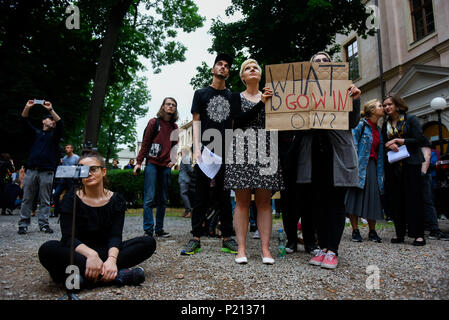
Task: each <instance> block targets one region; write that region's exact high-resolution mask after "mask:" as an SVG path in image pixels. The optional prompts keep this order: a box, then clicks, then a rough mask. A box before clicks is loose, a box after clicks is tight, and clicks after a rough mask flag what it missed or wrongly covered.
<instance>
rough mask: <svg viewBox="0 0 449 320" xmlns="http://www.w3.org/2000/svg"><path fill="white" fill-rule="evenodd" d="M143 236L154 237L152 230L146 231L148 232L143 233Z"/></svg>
mask: <svg viewBox="0 0 449 320" xmlns="http://www.w3.org/2000/svg"><path fill="white" fill-rule="evenodd" d="M143 236H148V237H152V236H153V232H151V231H150V230H146V231H145V232H144V233H143Z"/></svg>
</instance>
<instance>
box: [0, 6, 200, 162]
mask: <svg viewBox="0 0 449 320" xmlns="http://www.w3.org/2000/svg"><path fill="white" fill-rule="evenodd" d="M122 2H123V1H122V0H80V1H75V3H74V4H75V5H76V6H78V8H79V11H80V29H71V30H70V29H67V28H66V24H65V22H66V19H67V18H68V17H69V14H67V13H66V12H65V10H66V8H67V6H69V4H70V3H69V1H65V0H40V1H22V0H0V12H1V13H2V14H1V15H0V105H1V108H2V109H1V110H2V117H0V135H1V136H2V139H1V141H0V142H1V145H0V151H2V152H10V153H11V154H12V155H13V158H14V159H15V160H16V162H19V163H20V162H23V161H24V160H26V158H27V157H28V152H29V147H30V144H29V142H30V141H29V140H30V139H29V137H27V136H25V135H23V127H22V126H21V121H20V120H21V116H20V114H21V112H22V110H23V107H24V105H25V103H26V101H27V100H28V99H33V98H37V99H46V100H49V101H51V102H52V103H53V106H54V108H55V110H56V111H57V112H58V114H59V115H60V116H61V117H62V119H63V121H64V123H65V138H64V139H65V141H66V142H70V143H72V144H74V146H75V147H76V148H77V147H78V148H77V150H80V148H79V145H80V144H81V142H82V141H83V135H84V128H85V124H86V115H87V111H88V108H89V104H90V103H91V101H92V99H91V98H92V96H93V92H94V87H95V79H96V76H95V75H96V72H97V69H98V67H99V65H100V62H99V57H100V56H101V50H102V49H103V48H104V44H105V36H106V33H107V31H108V25H109V23H110V16H111V14H112V9H113V8H114V6H116V5H117V4H118V3H122ZM139 5H140V6H139ZM197 10H198V8H197V7H196V5H195V4H194V3H193V1H191V0H174V1H168V0H141V1H137V0H133V1H131V2H130V6H129V7H128V10H127V11H126V13H125V15H124V17H123V21H122V24H121V27H120V29H119V33H118V36H117V40H116V44H115V46H113V51H112V56H111V57H110V65H109V69H108V70H109V75H108V77H103V78H102V81H106V86H105V88H106V89H105V91H104V94H106V93H107V94H112V93H111V90H114V88H118V87H120V86H115V87H114V84H116V83H120V84H121V86H123V87H125V86H127V85H131V83H133V81H134V75H135V74H136V73H137V72H138V71H142V70H144V66H143V65H142V63H141V61H139V59H140V58H141V57H145V58H148V59H149V60H150V61H151V63H152V67H153V69H154V71H155V72H159V71H160V70H161V67H162V66H163V65H166V64H170V63H173V62H175V61H183V60H184V59H185V58H184V53H185V50H186V48H185V47H184V46H183V45H182V44H180V43H179V42H177V41H176V35H177V34H176V30H177V29H182V30H184V31H186V32H190V31H193V30H195V29H196V28H197V27H199V26H201V25H202V22H203V18H202V17H200V16H199V15H198V14H197ZM140 11H142V12H140ZM97 85H98V84H97ZM96 95H97V96H99V95H98V90H97V92H96ZM103 100H104V99H103ZM96 101H102V99H99V100H98V99H97V100H96ZM42 114H43V111H42V110H40V109H39V108H36V109H34V108H33V111H32V113H31V118H32V119H31V120H32V121H33V122H34V123H35V124H36V125H37V126H41V124H40V118H41V116H42Z"/></svg>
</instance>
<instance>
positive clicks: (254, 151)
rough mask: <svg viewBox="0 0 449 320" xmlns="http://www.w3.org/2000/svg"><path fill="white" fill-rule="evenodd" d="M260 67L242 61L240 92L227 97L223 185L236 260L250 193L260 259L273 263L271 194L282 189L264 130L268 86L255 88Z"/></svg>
mask: <svg viewBox="0 0 449 320" xmlns="http://www.w3.org/2000/svg"><path fill="white" fill-rule="evenodd" d="M261 76H262V69H261V68H260V66H259V64H258V63H257V61H256V60H253V59H249V60H246V61H245V62H243V63H242V65H241V68H240V78H241V79H242V81H243V83H244V84H245V86H246V90H245V91H243V92H241V93H240V92H236V93H233V94H232V97H231V118H232V119H233V120H234V125H233V128H234V134H233V139H232V150H231V152H228V154H227V158H226V170H225V188H226V189H233V190H235V199H236V207H235V211H234V227H235V233H236V237H237V242H238V245H239V246H238V253H237V257H236V259H235V261H236V263H239V264H246V263H247V262H248V259H247V257H246V235H247V232H248V225H249V217H248V214H249V206H250V203H251V194H252V193H253V192H254V195H255V202H256V207H257V226H258V231H259V234H260V241H261V247H262V262H263V263H264V264H273V263H274V259H273V257H272V255H271V253H270V248H269V244H270V237H271V229H272V216H271V195H272V192H273V191H279V190H282V189H284V185H283V179H282V175H281V171H280V166H279V159H278V157H277V154H276V152H277V146H275V145H273V144H272V143H271V144H270V142H272V141H271V139H270V136H271V135H270V134H267V132H266V131H265V109H264V106H265V101H266V100H267V99H268V98H270V97H271V96H272V92H271V90H270V89H268V88H265V89H264V93H262V92H260V91H259V82H260V79H261Z"/></svg>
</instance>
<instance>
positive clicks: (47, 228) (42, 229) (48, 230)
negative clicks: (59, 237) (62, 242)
mask: <svg viewBox="0 0 449 320" xmlns="http://www.w3.org/2000/svg"><path fill="white" fill-rule="evenodd" d="M40 230H41V231H42V232H45V233H53V229H52V228H50V226H43V227H40Z"/></svg>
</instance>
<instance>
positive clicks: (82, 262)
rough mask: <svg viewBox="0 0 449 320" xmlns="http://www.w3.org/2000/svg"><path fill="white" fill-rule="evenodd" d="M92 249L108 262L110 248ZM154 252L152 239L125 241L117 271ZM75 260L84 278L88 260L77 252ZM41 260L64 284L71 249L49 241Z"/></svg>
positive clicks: (43, 249) (154, 244) (41, 251)
mask: <svg viewBox="0 0 449 320" xmlns="http://www.w3.org/2000/svg"><path fill="white" fill-rule="evenodd" d="M91 249H93V250H95V251H97V252H98V255H99V256H100V259H101V260H103V261H106V259H107V258H108V248H91ZM154 250H156V241H155V240H154V239H153V238H152V237H148V236H145V237H137V238H133V239H130V240H127V241H124V242H123V243H122V248H121V250H120V251H119V254H118V257H117V269H118V270H120V269H125V268H130V267H133V266H135V265H138V264H139V263H141V262H143V261H145V260H146V259H148V258H149V257H151V255H152V254H153V252H154ZM74 258H75V259H74V264H75V265H76V266H78V268H79V271H80V275H82V276H84V274H85V272H86V261H87V258H86V257H85V256H83V255H82V254H80V253H77V252H75V257H74ZM39 260H40V262H41V264H42V266H43V267H44V268H45V269H47V270H48V272H49V273H50V276H51V277H52V279H53V280H54V281H55V282H64V281H65V279H66V278H67V276H68V275H67V274H66V273H65V270H66V268H67V266H69V265H70V247H68V246H66V245H64V244H63V243H61V242H60V241H57V240H52V241H47V242H45V243H44V244H43V245H42V246H41V247H40V248H39Z"/></svg>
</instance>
